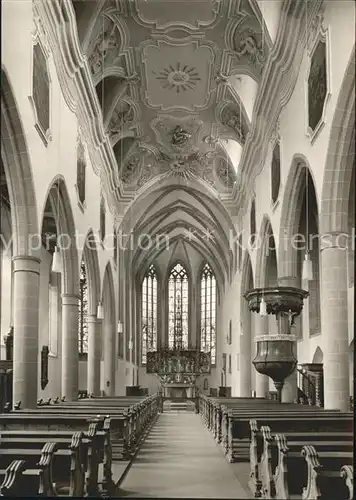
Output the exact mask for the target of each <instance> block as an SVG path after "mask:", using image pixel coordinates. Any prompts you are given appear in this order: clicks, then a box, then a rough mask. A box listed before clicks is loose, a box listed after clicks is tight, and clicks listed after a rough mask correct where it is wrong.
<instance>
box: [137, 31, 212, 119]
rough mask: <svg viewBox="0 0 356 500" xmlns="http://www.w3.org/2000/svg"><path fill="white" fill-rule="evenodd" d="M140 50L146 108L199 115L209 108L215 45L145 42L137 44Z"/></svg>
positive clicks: (193, 42)
mask: <svg viewBox="0 0 356 500" xmlns="http://www.w3.org/2000/svg"><path fill="white" fill-rule="evenodd" d="M140 50H141V54H142V55H141V61H142V65H143V73H144V75H145V90H144V93H143V98H144V101H145V104H146V106H147V107H149V108H151V109H154V110H159V111H166V112H167V111H172V110H179V109H180V110H184V111H188V112H199V111H202V110H204V109H206V108H207V107H209V106H210V104H211V99H212V91H213V90H214V82H213V81H212V74H213V68H214V64H215V59H216V54H217V52H218V47H217V46H216V44H215V43H213V42H210V41H202V40H191V41H189V42H187V41H185V40H184V41H183V42H182V41H176V42H175V43H173V42H168V41H167V40H161V39H158V40H147V41H144V42H142V43H141V44H140ZM166 61H170V62H166ZM157 83H159V84H160V85H157Z"/></svg>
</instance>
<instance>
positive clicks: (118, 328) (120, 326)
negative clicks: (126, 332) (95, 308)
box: [117, 321, 123, 333]
mask: <svg viewBox="0 0 356 500" xmlns="http://www.w3.org/2000/svg"><path fill="white" fill-rule="evenodd" d="M122 331H123V324H122V321H118V323H117V333H122Z"/></svg>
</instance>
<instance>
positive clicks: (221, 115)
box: [217, 101, 249, 146]
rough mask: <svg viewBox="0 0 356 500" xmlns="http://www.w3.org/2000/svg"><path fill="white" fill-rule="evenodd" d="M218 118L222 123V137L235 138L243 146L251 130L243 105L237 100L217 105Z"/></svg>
mask: <svg viewBox="0 0 356 500" xmlns="http://www.w3.org/2000/svg"><path fill="white" fill-rule="evenodd" d="M217 116H218V120H219V122H220V123H221V125H222V129H221V130H220V137H221V138H224V139H233V140H235V141H238V142H239V143H240V144H241V146H243V145H244V144H245V142H246V137H247V134H248V132H249V125H248V122H247V116H246V113H245V112H244V110H243V109H242V107H241V106H238V105H237V103H236V101H235V102H232V101H227V102H222V103H221V105H219V106H218V107H217Z"/></svg>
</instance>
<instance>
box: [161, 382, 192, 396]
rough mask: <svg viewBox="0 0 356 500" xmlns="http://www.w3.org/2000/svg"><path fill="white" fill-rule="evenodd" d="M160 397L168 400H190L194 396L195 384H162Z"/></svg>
mask: <svg viewBox="0 0 356 500" xmlns="http://www.w3.org/2000/svg"><path fill="white" fill-rule="evenodd" d="M161 387H162V396H163V397H164V398H168V399H191V398H195V396H196V390H195V389H196V386H195V384H186V383H179V382H177V383H174V382H169V383H164V382H163V383H162V385H161Z"/></svg>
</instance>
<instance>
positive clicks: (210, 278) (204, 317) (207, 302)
mask: <svg viewBox="0 0 356 500" xmlns="http://www.w3.org/2000/svg"><path fill="white" fill-rule="evenodd" d="M200 298H201V301H200V304H201V317H200V318H201V321H200V328H201V330H200V347H201V350H202V351H204V352H210V356H211V364H213V365H214V364H215V361H216V279H215V276H214V273H213V271H212V270H211V267H210V266H209V264H205V266H204V268H203V271H202V275H201V280H200Z"/></svg>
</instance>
